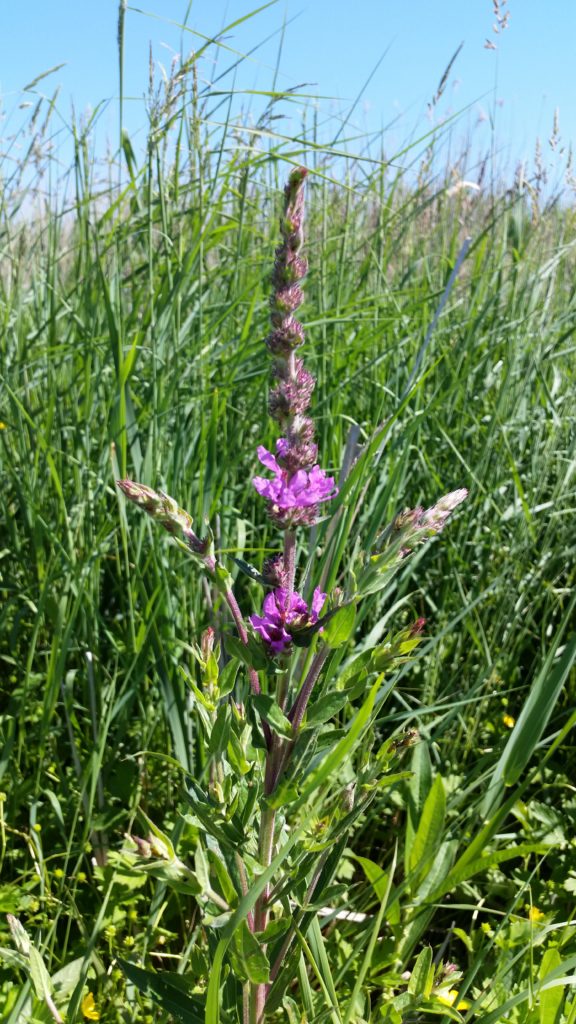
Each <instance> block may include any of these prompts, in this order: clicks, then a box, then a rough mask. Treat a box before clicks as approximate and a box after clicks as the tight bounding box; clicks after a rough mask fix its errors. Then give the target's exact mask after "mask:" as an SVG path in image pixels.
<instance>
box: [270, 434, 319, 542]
mask: <svg viewBox="0 0 576 1024" xmlns="http://www.w3.org/2000/svg"><path fill="white" fill-rule="evenodd" d="M276 450H277V452H278V456H279V457H280V458H283V457H284V454H285V452H286V451H287V442H286V439H285V438H282V437H281V438H279V439H278V441H277V442H276ZM258 458H259V459H260V462H261V463H262V465H263V466H266V469H269V470H271V471H272V473H274V477H273V479H272V480H267V479H266V478H265V477H262V476H255V477H254V479H253V481H252V483H253V484H254V487H255V488H256V490H257V491H258V494H260V495H261V496H262V497H263V498H266V500H267V501H268V503H269V510H270V513H271V515H272V516H273V517H274V520H275V521H276V522H278V523H280V524H282V525H283V526H285V527H291V526H301V525H308V524H309V523H311V522H314V521H315V518H316V516H317V514H318V505H319V504H320V503H321V502H323V501H328V500H329V499H330V498H333V497H335V495H336V494H337V493H338V488H337V487H336V486H335V484H334V478H333V477H331V476H327V475H326V473H325V472H324V470H323V469H320V466H312V468H311V469H310V470H306V469H298V470H296V472H294V473H291V472H290V470H289V469H286V468H283V467H282V466H281V465H280V463H279V462H278V460H277V459H276V458H275V456H274V455H272V452H269V451H268V450H267V449H266V448H264V447H263V446H262V445H260V447H259V448H258Z"/></svg>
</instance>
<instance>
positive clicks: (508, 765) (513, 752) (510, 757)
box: [480, 595, 576, 818]
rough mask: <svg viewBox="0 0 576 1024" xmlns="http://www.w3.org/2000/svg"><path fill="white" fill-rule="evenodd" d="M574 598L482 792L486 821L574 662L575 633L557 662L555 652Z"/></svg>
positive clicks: (532, 746) (530, 749) (516, 774)
mask: <svg viewBox="0 0 576 1024" xmlns="http://www.w3.org/2000/svg"><path fill="white" fill-rule="evenodd" d="M575 606H576V595H575V596H574V597H573V599H572V600H571V602H570V604H569V606H568V608H567V609H566V612H565V614H564V617H563V619H562V623H561V625H560V627H559V628H558V630H557V631H556V633H555V636H554V641H553V643H552V646H551V648H550V651H549V653H548V655H547V657H546V660H545V662H544V664H543V666H542V668H541V669H540V672H539V673H538V675H537V677H536V679H535V680H534V683H533V685H532V688H531V690H530V693H529V695H528V698H527V700H526V703H525V704H524V707H523V708H522V711H521V713H520V715H519V717H518V720H517V722H516V725H515V726H514V728H513V730H512V732H511V734H510V737H509V739H508V742H507V743H506V746H505V747H504V750H503V751H502V754H501V757H500V760H499V761H498V764H497V765H496V767H495V769H494V772H493V775H492V778H491V780H490V784H489V786H488V789H487V791H486V795H485V797H484V800H483V803H482V805H481V807H480V814H481V816H482V817H484V818H488V817H489V816H490V815H491V813H492V812H493V811H494V809H495V808H496V807H497V806H498V803H499V802H500V799H501V797H502V793H503V791H504V786H512V785H513V784H514V783H515V782H517V781H518V779H519V778H520V776H521V775H522V772H523V771H524V769H525V768H526V765H527V764H528V762H529V760H530V758H531V757H532V756H533V754H534V751H535V750H536V747H537V745H538V743H539V741H540V739H541V737H542V734H543V733H544V730H545V728H546V726H547V724H548V722H549V720H550V716H551V715H552V712H553V711H554V708H555V706H556V704H557V701H558V699H559V697H560V694H561V692H562V688H563V686H564V683H565V681H566V679H567V677H568V674H569V672H570V670H571V668H572V666H573V665H574V662H575V661H576V633H575V634H574V635H573V636H572V637H571V639H570V640H569V642H568V643H567V645H566V647H565V648H564V651H563V653H562V655H561V657H560V658H559V659H557V652H558V647H559V645H560V642H561V640H562V638H563V635H564V631H565V628H566V626H567V624H568V623H569V622H571V621H572V618H573V613H574V608H575Z"/></svg>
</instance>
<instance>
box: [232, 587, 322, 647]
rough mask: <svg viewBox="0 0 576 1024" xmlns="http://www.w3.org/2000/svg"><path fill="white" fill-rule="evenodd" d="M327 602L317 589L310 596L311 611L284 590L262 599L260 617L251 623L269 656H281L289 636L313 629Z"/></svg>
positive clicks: (302, 599)
mask: <svg viewBox="0 0 576 1024" xmlns="http://www.w3.org/2000/svg"><path fill="white" fill-rule="evenodd" d="M325 600H326V594H323V593H322V591H321V590H320V588H319V587H316V590H315V591H314V594H313V596H312V603H311V605H310V610H308V605H307V604H306V601H305V600H304V598H302V597H300V594H296V593H294V592H292V593H289V592H288V591H287V590H286V589H285V588H284V587H278V589H276V590H273V591H271V593H269V594H267V595H266V597H265V598H264V605H263V609H262V610H263V612H264V614H263V615H251V616H250V622H251V624H252V626H253V627H254V629H255V630H256V632H257V633H259V634H260V636H261V637H262V639H263V640H264V643H265V644H266V646H267V647H268V648H269V650H270V652H271V653H272V654H283V653H284V652H285V651H286V650H287V649H288V648H289V646H290V644H291V643H292V633H293V632H296V631H297V630H300V629H304V628H306V626H313V625H314V624H315V623H316V622H318V616H319V614H320V612H321V611H322V606H323V604H324V601H325Z"/></svg>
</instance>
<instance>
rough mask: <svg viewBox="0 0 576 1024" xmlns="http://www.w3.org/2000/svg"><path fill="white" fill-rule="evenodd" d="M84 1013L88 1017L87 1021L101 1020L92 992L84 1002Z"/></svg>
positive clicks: (85, 997)
mask: <svg viewBox="0 0 576 1024" xmlns="http://www.w3.org/2000/svg"><path fill="white" fill-rule="evenodd" d="M82 1013H83V1014H84V1016H85V1017H86V1020H100V1014H99V1013H98V1010H97V1009H96V1003H95V1002H94V996H93V995H92V993H91V992H89V993H88V995H86V996H84V999H83V1000H82Z"/></svg>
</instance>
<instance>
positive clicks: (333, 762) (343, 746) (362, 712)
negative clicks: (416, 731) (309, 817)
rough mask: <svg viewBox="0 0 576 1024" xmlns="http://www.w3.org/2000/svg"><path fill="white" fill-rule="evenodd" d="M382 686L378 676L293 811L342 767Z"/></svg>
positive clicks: (380, 678) (310, 776) (309, 781)
mask: <svg viewBox="0 0 576 1024" xmlns="http://www.w3.org/2000/svg"><path fill="white" fill-rule="evenodd" d="M390 686H391V684H390ZM381 687H382V676H378V679H377V680H376V682H375V683H374V684H373V686H372V687H371V689H370V690H369V692H368V696H367V698H366V700H365V701H364V704H363V705H362V707H361V708H360V709H359V711H357V712H356V714H355V716H354V718H353V719H352V721H351V723H350V726H349V728H348V731H347V732H346V734H345V735H344V736H343V737H342V739H341V740H339V742H338V743H337V744H336V746H335V747H334V749H333V750H331V751H330V753H329V754H328V755H327V756H326V757H325V758H324V760H323V761H321V763H320V764H319V765H318V767H317V768H314V769H313V771H311V772H310V774H309V776H308V778H307V780H306V785H305V786H304V788H303V790H302V792H301V793H300V796H299V797H298V799H297V800H296V801H295V802H294V803H293V804H292V811H295V810H296V809H297V808H298V807H301V806H302V804H305V803H306V802H307V801H308V800H309V799H310V797H311V796H312V794H313V793H314V791H315V790H316V789H318V787H319V786H321V785H322V783H323V782H324V781H325V780H326V779H327V778H328V777H329V776H330V775H332V774H333V773H334V772H335V771H336V769H337V768H339V767H340V765H341V764H342V762H343V761H344V760H345V758H346V757H348V755H349V753H350V752H351V751H352V750H353V749H354V747H355V746H356V743H357V741H358V739H359V738H360V736H361V735H362V733H363V732H364V729H365V728H366V726H367V724H368V722H369V721H370V716H371V714H372V710H373V707H374V702H375V700H376V695H377V694H378V692H379V690H380V689H381Z"/></svg>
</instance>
